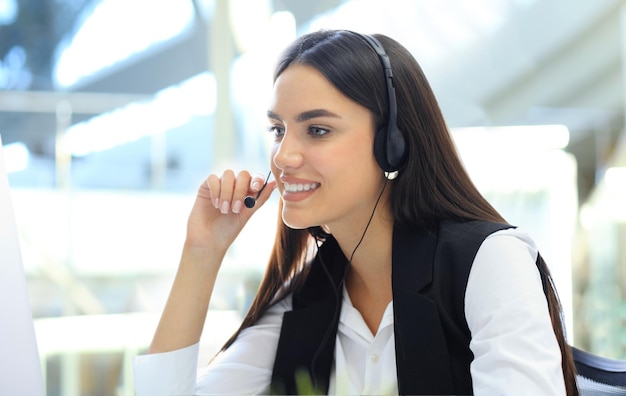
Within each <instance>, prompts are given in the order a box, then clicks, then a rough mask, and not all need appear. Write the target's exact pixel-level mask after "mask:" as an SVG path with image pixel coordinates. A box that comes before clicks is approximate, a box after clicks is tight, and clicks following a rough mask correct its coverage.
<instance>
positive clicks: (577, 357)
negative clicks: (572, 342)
mask: <svg viewBox="0 0 626 396" xmlns="http://www.w3.org/2000/svg"><path fill="white" fill-rule="evenodd" d="M571 348H572V354H573V355H574V363H575V364H576V370H577V371H578V375H577V378H576V379H577V382H578V389H579V391H580V395H581V396H615V395H626V360H617V359H609V358H606V357H602V356H598V355H594V354H592V353H589V352H586V351H583V350H582V349H578V348H576V347H571Z"/></svg>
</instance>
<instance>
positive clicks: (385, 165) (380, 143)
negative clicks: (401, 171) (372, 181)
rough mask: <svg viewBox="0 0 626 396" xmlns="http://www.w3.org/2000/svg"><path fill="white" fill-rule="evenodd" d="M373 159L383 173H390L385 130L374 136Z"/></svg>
mask: <svg viewBox="0 0 626 396" xmlns="http://www.w3.org/2000/svg"><path fill="white" fill-rule="evenodd" d="M374 157H375V158H376V162H378V166H380V168H381V169H382V170H384V171H385V172H392V171H394V170H395V169H391V168H392V166H391V164H390V163H389V159H388V158H387V128H381V129H379V130H378V131H377V132H376V135H375V136H374Z"/></svg>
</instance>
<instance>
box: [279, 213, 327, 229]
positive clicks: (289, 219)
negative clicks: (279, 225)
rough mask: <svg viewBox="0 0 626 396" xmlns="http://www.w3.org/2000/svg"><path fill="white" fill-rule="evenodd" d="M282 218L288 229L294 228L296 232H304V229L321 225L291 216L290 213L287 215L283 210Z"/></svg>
mask: <svg viewBox="0 0 626 396" xmlns="http://www.w3.org/2000/svg"><path fill="white" fill-rule="evenodd" d="M282 218H283V223H285V225H286V226H287V227H289V228H293V229H294V230H304V229H307V228H310V227H315V226H317V225H319V224H317V223H313V222H311V221H306V220H305V219H302V218H301V217H296V216H293V215H290V213H286V211H285V210H284V209H283V214H282Z"/></svg>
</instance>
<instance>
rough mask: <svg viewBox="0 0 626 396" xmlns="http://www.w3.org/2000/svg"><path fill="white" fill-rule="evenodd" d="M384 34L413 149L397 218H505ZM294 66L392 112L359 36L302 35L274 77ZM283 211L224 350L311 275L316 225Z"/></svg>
mask: <svg viewBox="0 0 626 396" xmlns="http://www.w3.org/2000/svg"><path fill="white" fill-rule="evenodd" d="M376 38H377V39H378V40H379V41H380V42H381V43H382V45H383V47H384V48H385V50H386V52H387V55H388V56H389V58H390V62H391V65H392V68H393V74H394V81H395V89H396V97H397V103H398V126H399V128H400V129H401V130H402V131H403V134H404V137H405V140H406V142H407V146H408V159H407V162H406V164H405V165H404V167H403V168H402V169H401V171H400V173H399V176H398V177H397V179H396V180H394V181H393V182H392V183H390V186H391V187H390V188H391V192H390V202H391V209H392V213H393V217H394V222H395V223H396V224H400V225H403V226H406V227H411V228H419V229H433V228H435V227H436V226H437V225H438V224H439V223H440V222H441V221H442V220H456V221H467V220H486V221H493V222H500V223H505V220H504V219H503V218H502V216H501V215H500V214H499V213H498V212H497V211H496V210H495V209H494V208H493V207H492V206H491V205H490V204H489V203H488V202H487V201H486V199H485V198H484V197H483V196H482V195H481V194H480V192H479V191H478V189H477V188H476V187H475V186H474V184H473V182H472V181H471V179H470V177H469V176H468V174H467V172H466V170H465V168H464V166H463V165H462V163H461V160H460V158H459V156H458V154H457V152H456V147H455V145H454V143H453V141H452V138H451V135H450V133H449V131H448V127H447V125H446V123H445V120H444V118H443V115H442V112H441V110H440V108H439V104H438V103H437V100H436V98H435V95H434V93H433V91H432V89H431V87H430V84H429V83H428V81H427V79H426V77H425V75H424V73H423V72H422V69H421V67H420V66H419V64H418V63H417V61H416V60H415V58H414V57H413V56H412V55H411V54H410V53H409V52H408V51H407V50H406V49H405V48H404V47H403V46H402V45H400V44H399V43H398V42H396V41H395V40H393V39H391V38H389V37H386V36H384V35H376ZM294 63H298V64H306V65H309V66H312V67H314V68H316V69H317V70H319V71H320V72H321V73H322V74H323V75H324V76H325V77H326V78H327V79H328V80H329V81H330V82H331V83H332V84H333V85H334V86H335V87H336V88H337V89H338V90H339V91H341V92H342V93H343V94H344V95H345V96H346V97H348V98H350V99H351V100H353V101H355V102H357V103H359V104H361V105H362V106H364V107H366V108H368V109H369V110H370V111H371V112H372V113H373V115H374V120H375V122H376V125H377V127H381V126H383V124H384V122H385V121H384V120H386V119H387V117H388V115H387V111H388V110H387V90H386V86H385V80H384V75H383V73H382V71H381V65H380V61H379V59H378V56H377V55H376V53H375V52H374V50H373V49H372V48H371V47H370V46H369V44H367V43H366V42H365V41H364V40H363V39H362V38H361V37H360V36H359V35H356V34H354V33H352V32H349V31H342V30H330V31H318V32H314V33H310V34H307V35H304V36H301V37H300V38H298V39H297V40H296V41H295V42H294V43H292V44H291V45H290V46H289V47H288V48H287V49H286V50H285V52H284V53H283V55H282V57H281V58H280V60H279V62H278V65H277V67H276V70H275V74H274V79H276V78H278V76H279V75H280V74H281V73H282V72H283V71H284V70H285V69H287V67H289V66H290V65H291V64H294ZM372 155H373V153H372ZM381 172H382V171H381ZM280 209H282V203H281V204H280ZM281 211H282V210H279V219H278V230H277V233H276V239H275V241H274V248H273V250H272V254H271V257H270V259H269V263H268V266H267V269H266V272H265V276H264V278H263V280H262V282H261V285H260V287H259V290H258V292H257V295H256V297H255V299H254V300H253V302H252V305H251V307H250V309H249V311H248V313H247V315H246V316H245V318H244V320H243V323H242V325H241V327H240V328H239V330H238V331H237V332H236V333H235V334H234V335H233V337H232V338H231V339H230V340H229V341H228V342H227V343H226V345H225V346H224V349H226V348H228V347H229V346H230V345H231V344H232V343H233V342H234V340H235V339H236V338H237V336H238V334H239V332H241V331H242V330H243V329H245V328H247V327H249V326H251V325H253V324H254V323H255V322H256V321H257V320H258V319H259V318H260V317H261V316H262V315H263V314H264V313H265V312H266V311H267V309H268V308H269V307H270V306H271V305H272V302H274V301H277V300H279V299H281V298H283V297H284V296H286V295H287V294H289V293H291V292H293V291H294V290H297V288H298V287H299V286H300V285H301V284H302V283H303V282H304V280H305V279H306V276H307V273H308V271H307V262H306V261H307V260H306V257H307V254H308V251H307V249H308V247H310V246H311V240H312V239H311V238H312V237H311V234H310V231H311V230H295V229H291V228H288V227H287V226H286V225H285V224H284V223H283V222H282V219H281V217H280V213H281ZM314 231H315V230H314ZM318 231H319V229H318ZM540 270H541V271H542V276H544V275H545V276H547V278H546V279H547V280H548V281H547V282H546V283H545V284H544V290H545V291H546V296H547V299H548V305H549V308H550V314H551V317H552V323H553V328H554V330H555V334H556V336H557V339H558V341H559V345H560V347H561V352H562V362H563V372H564V378H565V383H566V387H567V390H568V392H567V393H568V395H575V394H577V389H576V384H575V369H574V365H573V360H572V358H571V352H570V349H569V346H568V344H567V342H566V340H565V337H564V334H563V327H562V326H563V324H562V321H561V310H560V306H559V304H558V298H557V296H556V292H555V289H554V287H553V283H552V281H551V278H550V275H549V273H548V272H547V267H546V266H545V263H543V268H540Z"/></svg>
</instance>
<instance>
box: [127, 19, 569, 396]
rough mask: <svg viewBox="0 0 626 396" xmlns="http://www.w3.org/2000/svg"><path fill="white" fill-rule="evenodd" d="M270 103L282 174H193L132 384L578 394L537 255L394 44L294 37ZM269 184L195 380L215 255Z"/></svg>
mask: <svg viewBox="0 0 626 396" xmlns="http://www.w3.org/2000/svg"><path fill="white" fill-rule="evenodd" d="M267 114H268V123H269V130H270V132H271V133H272V134H273V136H274V139H275V141H274V144H273V148H272V160H271V164H270V165H271V173H272V174H273V175H274V179H275V181H270V182H268V181H267V180H268V179H269V175H268V179H266V180H265V183H264V179H263V177H258V176H255V177H252V176H251V175H250V174H249V173H248V172H245V171H244V172H241V173H239V174H238V175H235V174H234V173H233V172H232V171H230V170H229V171H225V172H223V173H222V174H221V175H216V174H214V175H211V176H209V177H208V178H207V180H206V182H204V183H202V185H201V186H200V188H199V190H198V196H197V199H196V202H195V204H194V206H193V209H192V211H191V214H190V216H189V220H188V226H187V236H186V240H185V245H184V248H183V253H182V258H181V262H180V264H179V269H178V273H177V275H176V278H175V281H174V284H173V286H172V290H171V294H170V296H169V299H168V301H167V304H166V307H165V309H164V312H163V315H162V318H161V321H160V323H159V326H158V328H157V331H156V334H155V336H154V339H153V341H152V344H151V347H150V350H149V353H148V354H147V355H143V356H140V357H138V358H136V360H135V387H136V391H137V394H138V395H140V396H141V395H144V394H145V395H151V396H154V395H160V394H163V395H166V394H168V395H169V394H172V395H181V394H184V395H187V394H266V393H276V394H295V393H330V394H472V393H475V394H507V395H510V394H529V395H537V394H550V395H558V394H568V395H575V394H577V389H576V383H575V369H574V366H573V362H572V359H571V353H570V350H569V347H568V346H567V343H566V340H565V338H564V334H563V328H562V323H561V316H560V306H559V303H558V299H557V297H556V293H555V290H554V287H553V283H552V280H551V277H550V274H549V272H548V269H547V267H546V264H545V263H544V262H543V260H542V259H541V256H540V255H539V252H538V251H537V248H536V246H535V244H534V243H533V241H532V240H531V239H530V238H529V237H528V236H527V235H526V234H524V233H523V232H522V231H520V230H519V229H516V228H515V227H513V226H511V225H508V224H507V223H506V222H505V220H504V219H503V218H502V216H500V214H498V212H497V211H496V210H495V209H494V208H493V207H492V206H491V205H490V204H489V203H488V202H487V201H486V200H485V199H484V198H483V197H482V196H481V194H480V193H479V192H478V191H477V189H476V188H475V186H474V185H473V183H472V182H471V180H470V178H469V177H468V175H467V174H466V172H465V170H464V168H463V166H462V164H461V161H460V160H459V158H458V156H457V153H456V151H455V147H454V144H453V142H452V140H451V137H450V134H449V131H448V129H447V127H446V124H445V121H444V119H443V116H442V114H441V111H440V109H439V106H438V104H437V101H436V99H435V96H434V94H433V92H432V91H431V88H430V86H429V84H428V82H427V80H426V78H425V76H424V75H423V73H422V71H421V69H420V67H419V65H418V64H417V62H416V61H415V59H414V58H413V57H412V56H411V55H410V53H409V52H408V51H407V50H406V49H405V48H403V47H402V46H401V45H400V44H399V43H397V42H396V41H394V40H392V39H391V38H389V37H386V36H383V35H376V36H368V35H364V34H359V33H355V32H351V31H345V30H338V31H319V32H315V33H311V34H307V35H304V36H302V37H300V38H298V39H297V40H296V41H295V42H294V43H293V44H292V45H291V46H289V47H288V48H287V49H286V51H285V52H284V53H283V56H282V58H281V59H280V61H279V63H278V66H277V68H276V72H275V76H274V94H273V99H272V101H271V103H270V104H269V109H268V112H267ZM372 148H373V149H372ZM275 189H277V190H278V193H279V194H280V198H281V199H280V203H279V208H280V210H279V225H278V230H277V235H276V240H275V244H274V248H273V251H272V253H271V257H270V258H269V263H268V266H267V269H266V273H265V276H264V278H263V280H262V283H261V285H260V287H259V290H258V292H257V295H256V297H255V299H254V301H253V302H252V305H251V307H250V310H249V311H248V313H247V315H246V316H245V318H244V320H243V323H242V325H241V327H240V329H239V330H238V331H237V332H236V333H235V334H234V335H233V336H232V338H231V339H230V340H229V341H228V342H227V343H226V345H225V346H224V348H223V349H222V351H221V352H220V353H219V354H218V355H217V356H216V357H215V358H214V359H213V360H212V362H211V363H210V364H209V365H208V366H207V368H206V369H205V370H203V371H202V373H201V374H200V375H198V376H196V365H197V356H198V342H199V339H200V334H201V332H202V329H203V326H204V320H205V317H206V313H207V309H208V306H209V301H210V298H211V293H212V290H213V285H214V283H215V279H216V276H217V273H218V270H219V268H220V265H221V261H222V259H223V258H224V256H225V254H226V251H227V249H228V248H229V246H230V245H231V244H232V242H233V241H234V240H235V238H236V237H237V235H238V233H239V232H240V231H241V229H242V227H243V226H244V225H245V223H246V221H247V220H248V219H249V218H250V217H251V216H252V215H253V214H254V212H255V211H256V209H257V208H258V206H261V205H262V204H263V203H265V202H266V201H267V199H268V198H269V197H270V195H271V194H272V192H273V191H274V190H275ZM257 200H258V205H257V206H255V205H254V203H255V201H257ZM244 202H245V204H244ZM311 253H312V254H311ZM211 325H212V324H211V323H208V324H207V326H211Z"/></svg>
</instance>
